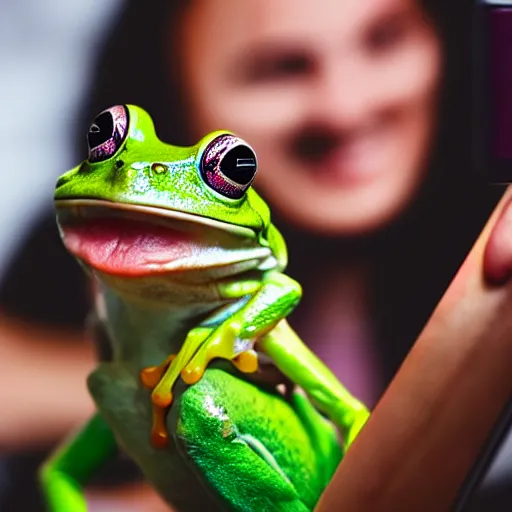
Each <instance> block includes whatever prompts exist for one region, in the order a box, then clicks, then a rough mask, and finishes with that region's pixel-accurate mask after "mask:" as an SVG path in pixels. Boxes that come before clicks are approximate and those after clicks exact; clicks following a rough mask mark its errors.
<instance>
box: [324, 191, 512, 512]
mask: <svg viewBox="0 0 512 512" xmlns="http://www.w3.org/2000/svg"><path fill="white" fill-rule="evenodd" d="M511 198H512V189H511V188H509V189H508V190H507V193H506V194H505V196H504V197H503V199H502V201H501V202H500V203H499V205H498V206H497V208H496V210H495V212H494V213H493V215H492V217H491V219H490V221H489V222H488V224H487V225H486V227H485V229H484V231H483V232H482V234H481V236H480V237H479V239H478V241H477V242H476V244H475V245H474V247H473V248H472V250H471V252H470V254H469V255H468V257H467V259H466V260H465V262H464V264H463V265H462V267H461V268H460V270H459V272H458V273H457V275H456V277H455V279H454V280H453V282H452V283H451V284H450V286H449V288H448V290H447V291H446V293H445V295H444V296H443V298H442V300H441V302H440V303H439V305H438V307H437V308H436V310H435V312H434V314H433V315H432V317H431V319H430V321H429V322H428V324H427V326H426V327H425V329H424V330H423V332H422V334H421V335H420V337H419V339H418V340H417V342H416V343H415V345H414V347H413V349H412V350H411V352H410V353H409V355H408V357H407V358H406V360H405V362H404V363H403V365H402V367H401V369H400V370H399V372H398V373H397V375H396V377H395V378H394V380H393V381H392V383H391V385H390V386H389V388H388V389H387V391H386V392H385V394H384V395H383V397H382V399H381V401H380V402H379V404H378V405H377V407H376V408H375V410H374V412H373V414H372V416H371V418H370V420H369V421H368V423H367V424H366V426H365V427H364V429H363V430H362V432H361V434H360V436H359V437H358V438H357V440H356V441H355V443H354V444H353V445H352V447H351V449H350V450H349V452H348V453H347V455H346V458H345V459H344V460H343V462H342V463H341V464H340V466H339V468H338V470H337V473H336V474H335V476H334V478H333V480H332V482H331V484H330V486H329V487H328V489H327V490H326V492H325V493H324V495H323V497H322V499H321V501H320V503H319V505H318V506H317V508H316V512H330V511H337V510H340V511H343V512H351V511H363V512H366V511H371V512H380V511H383V512H384V511H385V512H389V511H407V512H409V511H415V512H422V511H435V512H442V511H445V510H449V509H450V507H451V505H452V503H453V501H454V498H455V497H456V495H457V492H458V490H459V488H460V486H461V484H462V482H463V481H464V478H465V476H466V475H467V473H468V472H469V470H470V469H471V467H472V465H473V463H474V461H475V459H476V457H477V454H478V452H479V450H480V448H481V447H482V445H483V444H484V442H485V440H486V438H487V436H488V435H489V433H490V431H491V429H492V427H493V425H494V424H495V422H496V420H497V418H498V416H499V413H500V412H501V410H502V409H503V407H504V406H505V404H506V403H507V400H508V398H509V397H510V396H511V392H512V284H511V283H510V281H512V280H508V281H507V277H508V272H509V269H510V268H511V267H512V265H511V263H512V220H510V219H512V214H510V211H511V210H508V209H507V210H505V209H504V205H506V204H508V202H509V201H510V199H511ZM505 211H507V212H508V215H506V214H505V213H504V212H505ZM498 219H499V221H500V222H498V223H497V220H498ZM509 224H510V225H509ZM491 233H492V236H491V237H490V235H491ZM484 270H485V272H484ZM489 276H494V277H500V278H501V280H502V281H504V282H503V283H501V284H499V285H498V284H495V283H494V284H490V282H489V279H488V278H489ZM411 300H414V298H411Z"/></svg>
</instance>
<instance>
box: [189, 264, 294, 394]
mask: <svg viewBox="0 0 512 512" xmlns="http://www.w3.org/2000/svg"><path fill="white" fill-rule="evenodd" d="M243 288H244V287H243V286H241V285H240V283H227V284H224V285H221V286H220V287H219V291H220V293H221V295H222V296H223V297H225V298H232V297H233V296H235V297H236V295H237V294H238V293H240V291H241V290H243ZM301 294H302V290H301V287H300V285H299V284H298V283H297V282H296V281H294V280H293V279H291V278H289V277H288V276H286V275H284V274H281V273H280V272H268V273H266V274H264V276H263V279H262V281H261V284H260V288H259V290H258V291H257V292H256V293H255V294H254V296H253V297H252V298H251V299H250V300H249V301H248V302H247V303H246V304H245V306H244V307H242V308H240V309H239V310H238V311H237V312H236V313H234V314H233V315H232V316H231V317H230V318H229V319H228V320H226V321H225V322H223V323H222V324H221V325H220V326H219V327H218V328H216V329H215V330H214V331H213V332H212V334H211V335H210V336H209V337H208V339H207V340H206V341H205V342H204V343H203V344H202V345H201V346H200V348H199V349H198V351H197V352H196V354H195V355H194V357H193V358H192V360H191V361H190V362H189V363H188V364H187V365H186V366H185V368H183V370H182V371H181V377H182V379H183V380H184V381H185V382H186V383H187V384H195V383H196V382H197V381H198V380H199V379H200V378H201V377H202V376H203V374H204V371H205V370H206V367H207V366H208V364H209V363H210V361H212V360H213V359H215V358H222V359H228V360H230V361H232V362H233V364H235V366H236V367H237V368H238V369H239V370H241V371H242V372H245V373H252V372H255V371H256V370H257V369H258V356H257V354H256V352H255V351H254V350H253V346H254V343H255V342H256V341H257V340H258V339H259V338H261V337H262V336H264V335H265V334H267V333H268V332H269V331H271V330H272V329H273V328H274V327H275V325H276V324H277V323H278V322H279V321H280V320H282V319H283V318H285V317H286V316H287V315H289V314H290V313H291V312H292V311H293V309H294V308H295V306H296V305H297V304H298V302H299V300H300V297H301Z"/></svg>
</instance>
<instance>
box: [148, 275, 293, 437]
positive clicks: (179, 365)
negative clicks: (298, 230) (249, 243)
mask: <svg viewBox="0 0 512 512" xmlns="http://www.w3.org/2000/svg"><path fill="white" fill-rule="evenodd" d="M218 291H219V295H220V296H221V298H225V299H238V298H242V297H245V296H247V295H252V297H251V298H250V299H249V300H248V301H247V303H246V304H245V305H244V306H242V307H241V308H240V309H239V310H238V311H236V312H235V313H234V314H233V315H231V316H230V317H229V318H228V319H227V320H225V321H224V322H222V323H221V324H220V325H218V326H216V327H213V328H212V327H198V328H196V329H193V330H192V331H191V332H190V333H189V335H188V336H187V339H186V340H185V342H184V343H183V346H182V348H181V350H180V351H179V352H178V354H177V355H176V357H175V358H174V359H173V360H172V361H169V360H168V361H166V362H164V363H163V365H161V366H160V367H153V368H149V369H145V370H143V373H142V375H141V378H142V381H143V382H145V383H146V385H147V386H148V387H150V388H151V389H153V392H152V395H151V397H152V401H153V415H154V418H153V431H152V436H151V437H152V442H153V444H154V445H157V446H163V445H165V444H166V443H167V432H166V430H165V410H166V408H167V407H169V405H170V404H171V402H172V388H173V386H174V384H175V382H176V380H177V379H178V378H179V376H180V374H181V377H182V379H183V380H184V381H185V382H186V383H187V384H195V383H196V382H198V381H199V380H200V379H201V377H202V376H203V374H204V372H205V370H206V368H207V366H208V364H209V363H210V361H212V360H213V359H216V358H222V359H227V360H230V361H232V362H233V364H234V365H235V366H236V367H237V368H238V369H239V370H240V371H242V372H245V373H251V372H255V371H256V370H257V369H258V356H257V354H256V352H255V351H254V350H253V345H254V343H255V341H256V340H257V339H258V338H259V337H261V336H264V335H265V334H266V333H267V332H269V331H270V330H271V329H272V328H273V327H274V326H275V325H276V324H277V323H278V322H279V321H280V320H281V319H283V318H285V317H286V316H287V315H288V314H289V313H290V312H291V311H292V310H293V308H294V307H295V306H296V305H297V303H298V301H299V299H300V297H301V288H300V285H299V284H298V283H297V282H296V281H294V280H293V279H290V278H289V277H288V276H286V275H284V274H281V273H279V272H273V271H270V272H267V273H265V274H264V275H263V278H262V279H261V280H258V281H255V280H247V281H228V282H221V283H219V284H218ZM157 379H160V380H159V382H158V384H156V386H155V385H154V384H155V381H156V380H157Z"/></svg>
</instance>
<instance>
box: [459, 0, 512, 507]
mask: <svg viewBox="0 0 512 512" xmlns="http://www.w3.org/2000/svg"><path fill="white" fill-rule="evenodd" d="M473 7H474V9H473V16H472V30H473V34H474V37H473V48H472V51H473V66H472V74H473V76H472V83H473V158H474V163H475V168H476V171H477V175H479V176H482V177H485V178H486V181H487V183H488V184H491V185H501V184H506V183H510V182H512V175H511V174H510V169H511V168H512V165H507V163H508V162H497V161H494V159H493V158H492V153H491V147H490V138H489V137H486V135H490V131H489V130H490V128H491V123H490V113H491V112H492V102H491V91H490V87H489V82H488V80H486V79H485V76H489V73H490V72H491V69H490V60H489V59H490V54H489V50H490V47H489V36H490V34H489V11H490V10H491V9H492V7H490V6H489V5H486V4H483V3H482V2H481V1H480V0H473ZM504 7H505V6H501V8H504ZM482 135H483V137H482ZM507 171H508V172H507ZM511 426H512V397H511V398H510V399H509V401H508V403H507V404H506V406H505V407H504V409H503V411H502V412H501V413H500V415H499V417H498V420H497V422H496V424H495V425H494V427H493V428H492V430H491V432H490V434H489V436H488V437H487V439H486V440H485V442H484V444H483V446H482V448H481V450H480V452H479V454H478V456H477V458H476V460H475V463H474V464H473V466H472V468H471V469H470V471H469V473H468V474H467V476H466V478H465V479H464V481H463V483H462V485H461V487H460V489H459V491H458V493H457V496H456V498H455V500H454V504H453V506H452V509H451V510H452V512H464V509H465V508H466V507H467V506H468V505H469V504H470V500H471V498H472V497H473V495H474V493H475V492H476V491H477V489H478V487H479V485H480V484H481V483H482V480H483V479H484V478H485V476H486V474H487V472H488V471H489V469H490V467H491V465H492V463H493V462H494V459H495V457H496V455H497V454H498V452H499V450H500V448H501V447H502V446H503V443H504V441H505V439H506V437H507V434H508V433H509V430H510V428H511Z"/></svg>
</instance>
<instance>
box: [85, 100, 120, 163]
mask: <svg viewBox="0 0 512 512" xmlns="http://www.w3.org/2000/svg"><path fill="white" fill-rule="evenodd" d="M127 132H128V110H127V108H126V107H125V106H123V105H116V106H115V107H111V108H109V109H107V110H104V111H103V112H102V113H101V114H99V115H98V116H97V117H96V119H94V121H93V122H92V123H91V126H90V127H89V131H88V132H87V144H88V146H89V162H102V161H103V160H108V159H109V158H111V157H113V156H114V155H115V154H116V153H117V151H118V149H119V148H120V147H121V144H122V143H123V141H124V139H125V138H126V134H127Z"/></svg>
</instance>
